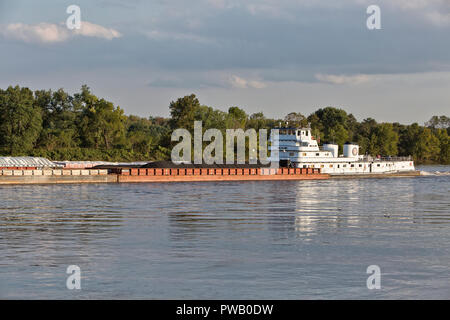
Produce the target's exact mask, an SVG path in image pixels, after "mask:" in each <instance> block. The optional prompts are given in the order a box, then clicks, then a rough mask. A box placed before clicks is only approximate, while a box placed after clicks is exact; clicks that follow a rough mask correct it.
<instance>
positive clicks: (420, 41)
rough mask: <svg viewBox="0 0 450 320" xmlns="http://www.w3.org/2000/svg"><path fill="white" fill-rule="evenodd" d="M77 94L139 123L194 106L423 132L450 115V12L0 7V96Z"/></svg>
mask: <svg viewBox="0 0 450 320" xmlns="http://www.w3.org/2000/svg"><path fill="white" fill-rule="evenodd" d="M70 5H77V6H79V8H80V12H81V29H74V30H70V29H68V28H67V27H66V20H67V19H68V18H69V16H70V14H68V13H67V12H66V9H67V7H69V6H70ZM370 5H378V6H379V8H380V18H381V29H374V30H369V29H368V28H367V25H366V20H367V19H368V18H369V16H370V14H368V13H367V8H368V6H370ZM83 84H86V85H88V86H89V87H90V88H91V89H92V91H93V93H94V94H95V95H97V96H100V97H104V98H105V99H107V100H110V101H112V102H114V103H115V104H116V105H119V106H120V107H121V108H123V109H124V110H125V113H126V114H135V115H139V116H145V117H148V116H150V115H153V116H168V115H169V109H168V106H169V103H170V102H171V101H173V100H176V99H177V98H179V97H182V96H185V95H188V94H191V93H194V94H196V95H197V96H198V98H199V100H200V102H201V103H202V104H205V105H208V106H211V107H214V108H218V109H221V110H224V111H226V110H227V109H228V108H229V107H230V106H239V107H241V108H243V109H244V110H246V112H247V113H249V114H251V113H254V112H260V111H262V112H264V114H265V115H266V116H268V117H276V118H281V117H284V116H285V115H286V114H287V113H289V112H301V113H302V114H304V115H309V114H310V113H311V112H313V111H315V110H317V109H318V108H321V107H326V106H334V107H338V108H342V109H344V110H346V111H347V112H349V113H352V114H353V115H355V117H356V118H357V119H358V120H362V119H365V118H368V117H371V118H374V119H376V120H378V121H380V122H381V121H388V122H400V123H405V124H408V123H412V122H418V123H419V124H423V123H424V122H425V121H427V120H428V119H429V118H431V116H433V115H447V116H449V115H450V0H378V1H376V0H334V1H329V0H189V1H187V0H151V1H144V0H127V1H122V0H98V1H88V0H78V1H75V0H70V1H65V0H58V1H56V0H53V1H50V0H40V1H31V0H29V1H25V0H0V87H1V88H3V89H4V88H7V87H8V86H9V85H20V86H26V87H29V88H31V89H53V90H55V89H59V88H64V89H65V90H67V91H69V92H71V93H74V92H77V91H79V89H80V88H81V86H82V85H83Z"/></svg>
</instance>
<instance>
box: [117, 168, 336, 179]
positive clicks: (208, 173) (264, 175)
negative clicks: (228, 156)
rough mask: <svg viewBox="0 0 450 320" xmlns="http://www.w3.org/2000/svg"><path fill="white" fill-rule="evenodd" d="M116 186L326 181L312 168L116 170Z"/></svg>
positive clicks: (324, 175) (324, 176) (323, 175)
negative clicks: (133, 184)
mask: <svg viewBox="0 0 450 320" xmlns="http://www.w3.org/2000/svg"><path fill="white" fill-rule="evenodd" d="M115 173H117V179H118V181H117V182H189V181H264V180H312V179H328V178H329V177H330V176H329V175H328V174H321V173H320V169H313V168H304V169H303V168H295V169H294V168H280V169H270V168H257V169H255V168H251V169H250V168H245V169H242V168H236V169H234V168H233V169H229V168H214V169H211V168H208V169H206V168H195V169H194V168H181V169H178V168H177V169H173V168H170V169H169V168H167V169H163V168H143V169H137V168H132V169H118V170H117V172H115Z"/></svg>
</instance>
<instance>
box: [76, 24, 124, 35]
mask: <svg viewBox="0 0 450 320" xmlns="http://www.w3.org/2000/svg"><path fill="white" fill-rule="evenodd" d="M74 31H75V33H76V34H79V35H81V36H85V37H97V38H103V39H107V40H112V39H114V38H120V37H121V36H122V34H121V33H120V32H119V31H117V30H114V29H112V28H105V27H102V26H100V25H98V24H94V23H90V22H88V21H82V22H81V28H80V29H79V30H76V29H75V30H74Z"/></svg>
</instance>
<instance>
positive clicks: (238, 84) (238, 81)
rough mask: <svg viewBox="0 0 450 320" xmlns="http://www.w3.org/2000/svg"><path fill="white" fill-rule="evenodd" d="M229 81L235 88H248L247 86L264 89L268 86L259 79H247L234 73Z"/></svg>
mask: <svg viewBox="0 0 450 320" xmlns="http://www.w3.org/2000/svg"><path fill="white" fill-rule="evenodd" d="M228 81H229V83H230V84H231V86H232V87H233V88H240V89H246V88H254V89H263V88H265V87H266V84H265V83H263V82H261V81H257V80H246V79H244V78H241V77H238V76H236V75H232V76H231V77H230V78H229V79H228Z"/></svg>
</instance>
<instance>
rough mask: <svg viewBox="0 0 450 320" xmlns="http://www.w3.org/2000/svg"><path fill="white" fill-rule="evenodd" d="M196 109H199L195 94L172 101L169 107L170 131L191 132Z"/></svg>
mask: <svg viewBox="0 0 450 320" xmlns="http://www.w3.org/2000/svg"><path fill="white" fill-rule="evenodd" d="M198 108H200V102H199V101H198V99H197V97H196V96H195V94H191V95H190V96H184V97H183V98H179V99H178V100H177V101H172V102H171V103H170V106H169V109H170V116H171V119H170V126H171V127H172V129H178V128H183V129H187V130H189V131H193V128H194V121H195V114H196V111H197V110H198Z"/></svg>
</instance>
